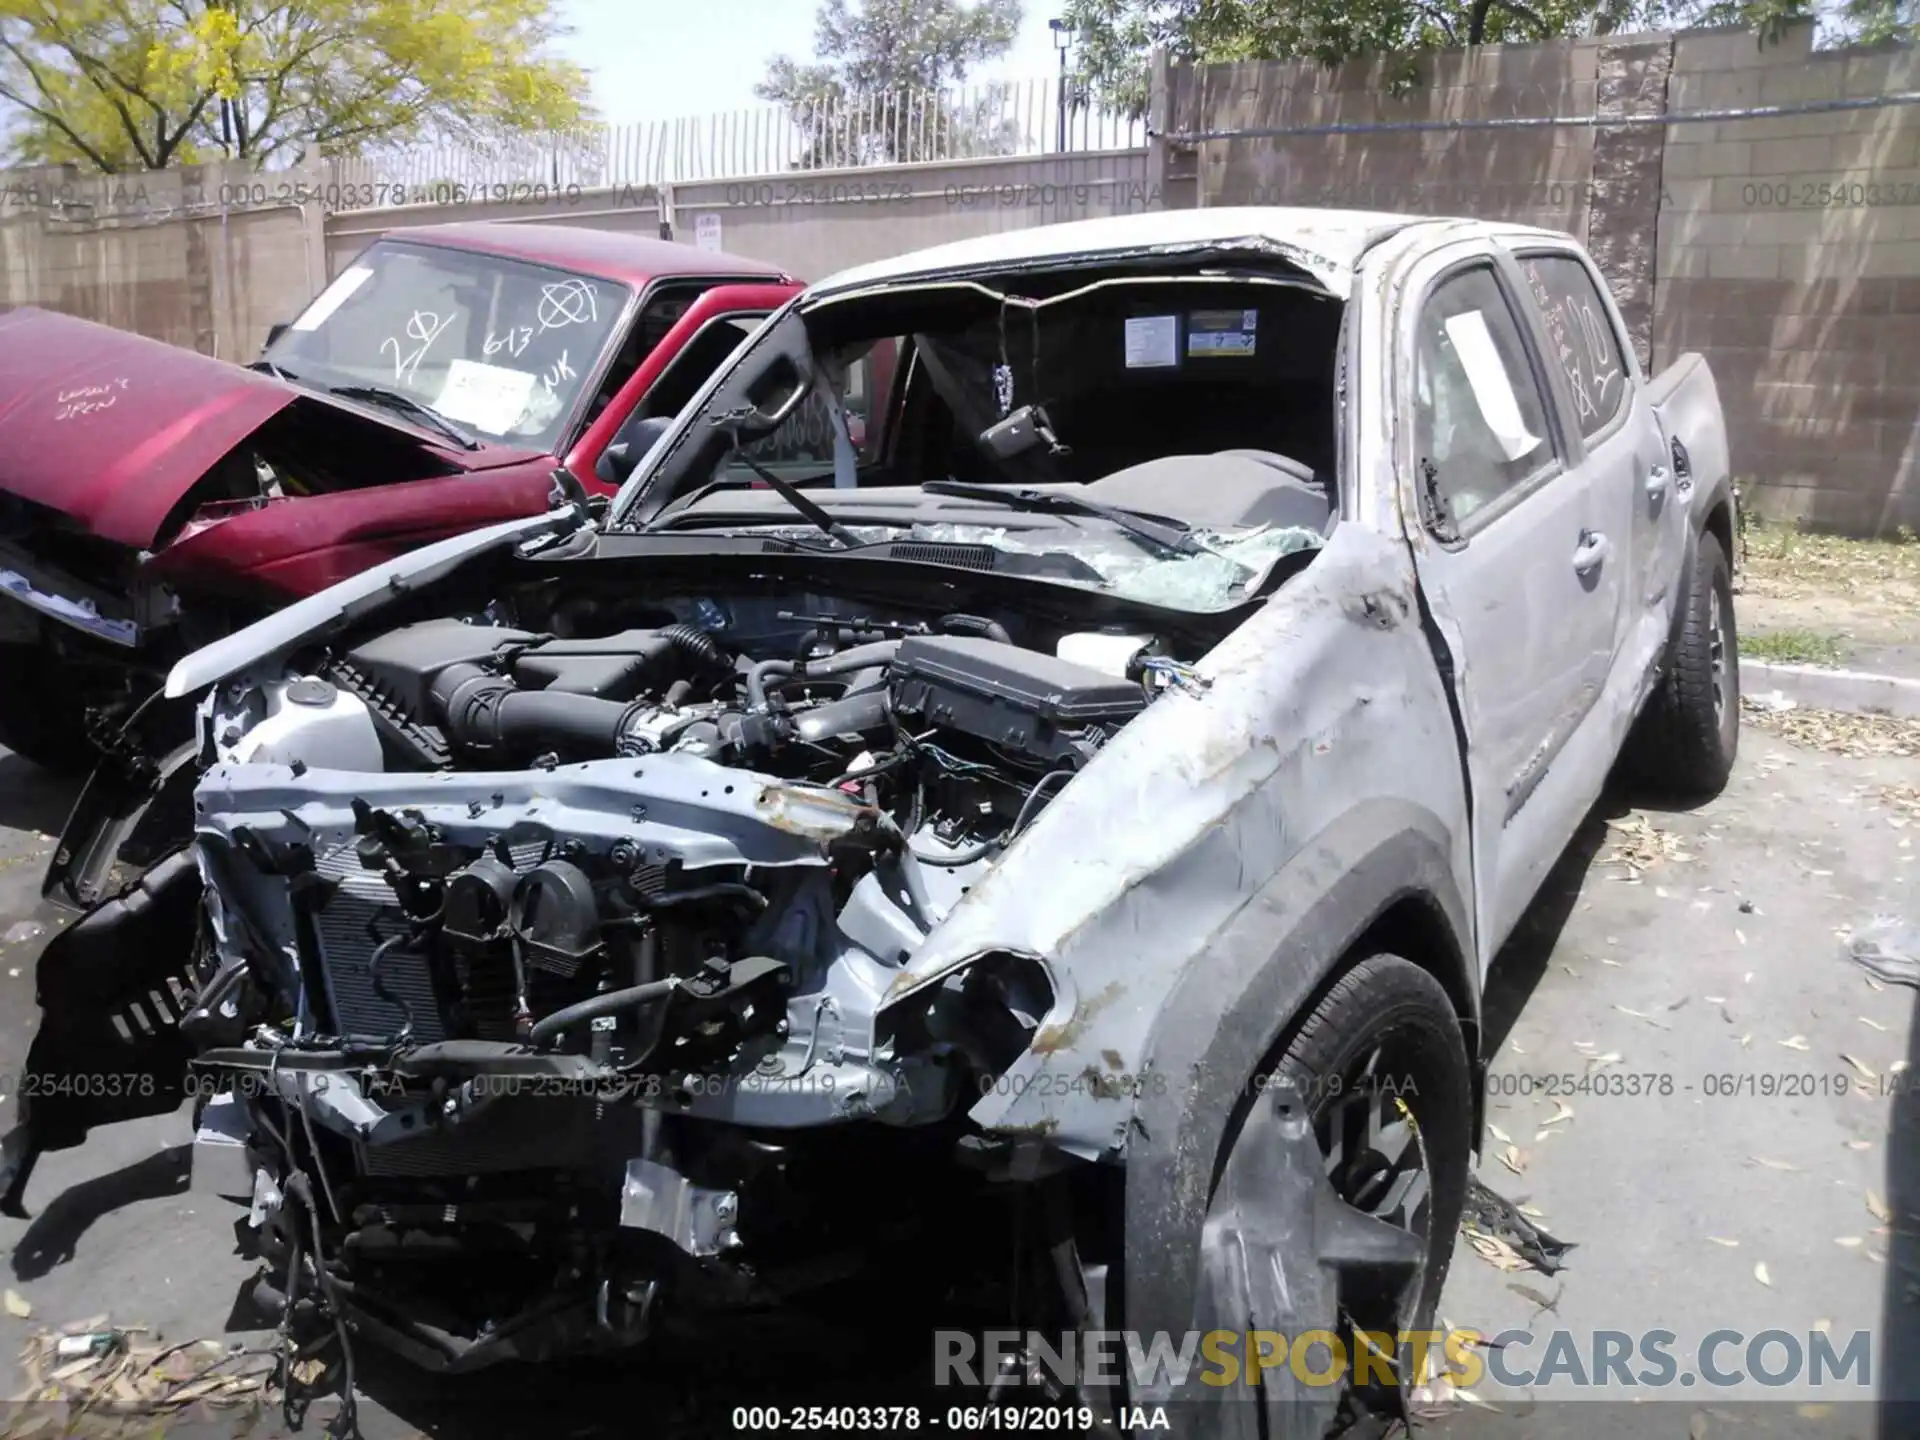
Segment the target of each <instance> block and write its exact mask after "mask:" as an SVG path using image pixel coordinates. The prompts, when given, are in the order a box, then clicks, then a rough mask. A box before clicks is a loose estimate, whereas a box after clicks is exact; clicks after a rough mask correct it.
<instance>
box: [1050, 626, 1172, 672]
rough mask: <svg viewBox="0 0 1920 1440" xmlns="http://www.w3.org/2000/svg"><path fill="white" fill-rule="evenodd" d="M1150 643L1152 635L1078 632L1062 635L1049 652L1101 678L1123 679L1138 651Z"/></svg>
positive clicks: (1091, 631) (1137, 655)
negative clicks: (1117, 677) (1116, 676)
mask: <svg viewBox="0 0 1920 1440" xmlns="http://www.w3.org/2000/svg"><path fill="white" fill-rule="evenodd" d="M1154 640H1155V637H1154V636H1152V635H1115V634H1112V633H1110V632H1108V631H1105V630H1081V631H1077V632H1075V633H1074V634H1072V635H1062V636H1061V637H1060V643H1059V645H1058V646H1056V647H1055V649H1054V652H1053V653H1054V655H1055V656H1056V657H1057V658H1058V659H1061V660H1070V661H1072V662H1073V663H1074V664H1075V665H1084V666H1086V667H1087V668H1088V669H1089V670H1098V671H1100V672H1101V673H1102V674H1104V675H1118V676H1119V677H1120V678H1121V679H1122V680H1125V679H1127V678H1128V675H1127V671H1128V669H1129V668H1130V667H1131V666H1132V664H1133V662H1134V661H1135V660H1136V659H1137V658H1139V655H1140V652H1141V651H1143V650H1145V649H1147V648H1148V647H1150V646H1151V645H1152V644H1153V643H1154Z"/></svg>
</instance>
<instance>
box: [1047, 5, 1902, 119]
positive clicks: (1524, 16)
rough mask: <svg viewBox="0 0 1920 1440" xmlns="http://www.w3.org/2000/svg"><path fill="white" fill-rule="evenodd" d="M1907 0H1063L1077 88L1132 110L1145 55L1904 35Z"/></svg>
mask: <svg viewBox="0 0 1920 1440" xmlns="http://www.w3.org/2000/svg"><path fill="white" fill-rule="evenodd" d="M1913 8H1914V0H1844V3H1843V4H1841V5H1838V6H1834V5H1832V4H1825V3H1822V0H1067V5H1066V19H1067V22H1068V24H1070V25H1071V26H1072V27H1073V30H1074V39H1075V49H1076V55H1077V62H1076V66H1075V75H1074V81H1075V85H1076V87H1077V88H1078V89H1079V90H1080V91H1081V93H1082V96H1083V97H1086V96H1096V97H1098V98H1099V100H1100V101H1101V102H1102V103H1105V104H1109V105H1113V106H1115V107H1116V108H1120V109H1124V110H1126V111H1128V112H1129V113H1131V114H1133V115H1135V116H1138V115H1140V114H1143V113H1144V112H1145V110H1146V103H1147V66H1148V57H1149V55H1150V54H1151V52H1152V50H1153V48H1154V47H1155V46H1157V45H1164V46H1165V47H1167V50H1168V53H1169V54H1170V55H1171V56H1172V57H1173V58H1174V59H1176V60H1180V61H1186V62H1190V63H1195V64H1203V65H1204V64H1212V63H1218V62H1221V61H1229V60H1293V59H1302V60H1317V61H1319V62H1320V63H1321V64H1324V65H1338V64H1340V63H1341V62H1342V61H1345V60H1351V59H1354V58H1355V57H1357V56H1362V55H1378V54H1389V55H1401V56H1405V57H1407V58H1408V59H1409V60H1410V59H1411V57H1412V54H1413V53H1414V52H1418V51H1421V50H1431V49H1437V48H1440V47H1444V46H1455V45H1483V44H1498V43H1502V42H1525V41H1532V40H1547V39H1552V38H1554V37H1556V36H1568V35H1618V34H1625V33H1629V32H1632V31H1635V30H1655V29H1668V28H1680V27H1684V26H1690V25H1751V26H1754V27H1755V28H1757V29H1759V30H1760V32H1761V34H1762V36H1763V38H1768V39H1771V38H1777V37H1778V35H1779V33H1780V31H1781V30H1782V29H1783V28H1784V27H1785V26H1787V25H1789V24H1791V23H1793V22H1795V21H1798V20H1806V19H1813V18H1815V17H1816V15H1818V16H1819V17H1820V18H1822V19H1823V21H1825V22H1826V23H1827V24H1828V25H1829V27H1830V29H1832V30H1833V31H1834V32H1835V33H1836V34H1838V35H1839V36H1841V37H1844V38H1849V39H1858V40H1864V41H1877V40H1886V39H1893V38H1898V37H1899V36H1901V35H1902V34H1907V35H1910V34H1911V33H1912V29H1913V24H1912V22H1913Z"/></svg>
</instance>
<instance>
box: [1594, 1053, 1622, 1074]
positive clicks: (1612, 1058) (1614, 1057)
mask: <svg viewBox="0 0 1920 1440" xmlns="http://www.w3.org/2000/svg"><path fill="white" fill-rule="evenodd" d="M1619 1063H1620V1052H1619V1051H1618V1050H1609V1051H1607V1053H1606V1054H1604V1055H1596V1056H1594V1057H1593V1058H1592V1059H1591V1060H1589V1061H1587V1069H1589V1070H1604V1069H1606V1068H1607V1066H1609V1065H1618V1064H1619Z"/></svg>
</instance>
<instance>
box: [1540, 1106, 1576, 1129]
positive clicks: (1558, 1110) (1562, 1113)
mask: <svg viewBox="0 0 1920 1440" xmlns="http://www.w3.org/2000/svg"><path fill="white" fill-rule="evenodd" d="M1572 1118H1573V1109H1572V1107H1571V1106H1569V1105H1568V1104H1567V1102H1566V1101H1564V1100H1556V1101H1554V1102H1553V1114H1551V1115H1549V1116H1548V1117H1547V1118H1546V1119H1544V1120H1542V1121H1541V1122H1540V1123H1541V1124H1542V1125H1558V1124H1559V1123H1560V1122H1561V1121H1562V1120H1571V1119H1572Z"/></svg>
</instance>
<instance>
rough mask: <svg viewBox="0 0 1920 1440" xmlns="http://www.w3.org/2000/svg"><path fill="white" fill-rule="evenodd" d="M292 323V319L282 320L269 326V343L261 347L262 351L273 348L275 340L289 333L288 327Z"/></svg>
mask: <svg viewBox="0 0 1920 1440" xmlns="http://www.w3.org/2000/svg"><path fill="white" fill-rule="evenodd" d="M292 323H293V322H292V321H290V320H282V321H280V322H279V323H278V324H275V325H271V326H269V327H268V328H267V343H266V344H264V345H262V346H261V347H260V349H261V350H262V352H265V351H268V350H271V349H272V348H273V345H274V342H275V341H276V340H278V339H279V338H280V337H281V336H282V335H284V334H286V333H287V330H288V327H289V326H291V325H292Z"/></svg>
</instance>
